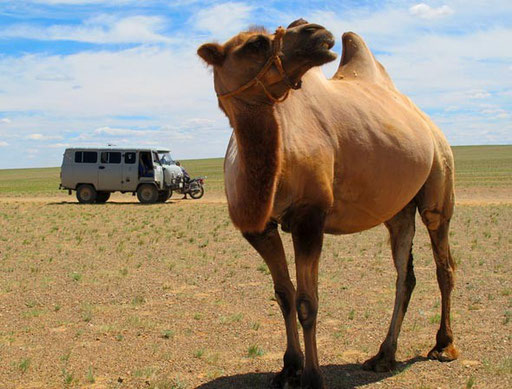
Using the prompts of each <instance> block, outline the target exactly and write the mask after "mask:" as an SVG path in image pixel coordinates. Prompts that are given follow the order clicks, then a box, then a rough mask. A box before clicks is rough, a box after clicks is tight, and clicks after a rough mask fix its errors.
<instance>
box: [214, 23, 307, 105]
mask: <svg viewBox="0 0 512 389" xmlns="http://www.w3.org/2000/svg"><path fill="white" fill-rule="evenodd" d="M285 33H286V30H285V29H284V28H283V27H278V28H277V30H276V32H275V34H274V40H273V41H272V55H271V56H270V57H269V58H268V59H267V62H266V63H265V65H263V67H262V68H261V70H260V71H259V72H258V74H257V75H256V76H255V77H254V78H253V79H252V80H250V81H249V82H247V83H246V84H244V85H242V86H241V87H240V88H238V89H236V90H234V91H232V92H228V93H224V94H219V93H217V97H218V98H219V99H221V100H222V99H229V98H230V97H233V96H236V95H239V94H240V93H242V92H243V91H245V90H247V89H249V88H252V87H253V86H255V85H259V86H261V88H262V89H263V92H265V95H266V96H267V97H268V99H269V100H271V101H272V102H273V103H282V102H283V101H285V100H286V98H287V97H288V94H289V93H290V89H295V90H297V89H300V87H301V85H302V81H301V80H299V81H297V82H296V83H293V82H292V81H291V80H290V78H289V77H288V75H287V74H286V72H285V70H284V68H283V63H282V62H281V57H280V55H281V54H282V52H281V48H282V46H283V36H284V34H285ZM272 65H275V66H276V68H277V71H278V72H279V75H280V76H281V81H284V83H285V84H286V85H287V86H288V87H289V88H290V89H288V90H287V91H286V93H285V94H284V95H283V96H282V97H281V98H276V97H274V96H272V94H271V93H270V92H269V91H268V89H267V87H266V86H265V84H264V83H263V82H262V81H261V80H262V78H263V77H264V76H265V75H266V74H267V72H268V71H269V70H270V68H271V67H272Z"/></svg>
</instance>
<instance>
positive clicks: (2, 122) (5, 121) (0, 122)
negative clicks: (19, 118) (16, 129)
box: [0, 118, 11, 124]
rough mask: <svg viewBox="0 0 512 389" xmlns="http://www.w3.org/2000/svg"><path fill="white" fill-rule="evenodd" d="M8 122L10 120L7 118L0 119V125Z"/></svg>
mask: <svg viewBox="0 0 512 389" xmlns="http://www.w3.org/2000/svg"><path fill="white" fill-rule="evenodd" d="M10 122H11V119H8V118H2V119H0V124H9V123H10Z"/></svg>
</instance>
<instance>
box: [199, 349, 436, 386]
mask: <svg viewBox="0 0 512 389" xmlns="http://www.w3.org/2000/svg"><path fill="white" fill-rule="evenodd" d="M426 360H427V358H425V357H414V358H412V359H409V360H407V361H404V362H399V363H398V364H397V366H396V369H395V370H393V371H390V372H387V373H374V372H371V371H364V370H362V368H361V365H360V364H355V363H348V364H345V365H327V366H322V372H323V374H324V379H325V382H326V384H327V386H328V387H329V388H331V389H341V388H347V389H348V388H358V387H361V386H364V385H368V384H371V383H374V382H379V381H382V380H384V379H386V378H389V377H392V376H394V375H396V374H399V373H401V372H402V371H404V370H405V369H407V368H408V367H409V366H411V365H413V364H414V363H416V362H422V361H426ZM274 374H275V373H247V374H238V375H234V376H230V377H220V378H216V379H215V380H213V381H210V382H208V383H206V384H203V385H200V386H198V387H197V389H235V388H247V389H261V388H267V387H268V383H269V382H270V379H271V378H272V377H273V375H274ZM289 388H290V389H291V388H292V387H289Z"/></svg>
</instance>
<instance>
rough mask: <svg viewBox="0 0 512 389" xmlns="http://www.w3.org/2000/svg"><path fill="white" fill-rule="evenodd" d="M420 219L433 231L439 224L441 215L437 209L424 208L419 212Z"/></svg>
mask: <svg viewBox="0 0 512 389" xmlns="http://www.w3.org/2000/svg"><path fill="white" fill-rule="evenodd" d="M421 220H422V221H423V224H425V226H427V228H428V229H429V230H431V231H434V230H437V229H438V228H439V226H440V225H441V221H442V215H441V213H440V212H438V211H430V210H424V211H423V212H421Z"/></svg>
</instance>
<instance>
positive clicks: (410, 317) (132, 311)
mask: <svg viewBox="0 0 512 389" xmlns="http://www.w3.org/2000/svg"><path fill="white" fill-rule="evenodd" d="M454 153H455V157H456V175H457V180H456V183H457V190H456V196H457V207H456V211H455V215H454V218H453V221H452V226H451V233H450V237H451V246H452V252H453V255H454V257H455V259H456V262H457V264H458V269H457V281H456V288H455V290H454V293H453V299H452V320H453V331H454V335H455V341H456V345H457V347H458V348H459V351H460V358H459V359H458V360H457V361H454V362H450V363H440V362H437V361H429V360H427V359H426V358H425V356H426V354H427V352H428V351H429V350H430V348H431V347H432V346H433V345H434V343H435V333H436V331H437V328H438V326H439V320H440V293H439V290H438V286H437V281H436V276H435V264H434V260H433V257H432V253H431V248H430V242H429V239H428V235H427V232H426V230H425V228H424V226H423V224H422V223H421V221H420V219H419V218H418V219H417V225H416V226H417V227H416V231H417V232H416V237H415V240H414V248H413V253H414V258H415V262H414V264H415V271H416V277H417V286H416V289H415V291H414V293H413V296H412V299H411V303H410V306H409V310H408V313H407V316H406V318H405V321H404V325H403V328H402V333H401V336H400V339H399V348H398V354H397V358H398V361H399V364H398V366H397V368H396V370H394V371H392V372H389V373H372V372H366V371H363V370H361V363H362V362H363V361H364V360H366V359H367V358H369V357H371V356H372V355H374V354H375V353H376V352H377V350H378V347H379V345H380V342H381V341H382V340H383V338H384V336H385V334H386V331H387V327H388V324H389V321H390V318H391V312H392V309H393V300H394V292H395V289H394V285H395V270H394V267H393V264H392V260H391V252H390V248H389V243H388V234H387V230H386V229H385V227H383V226H379V227H376V228H374V229H372V230H370V231H366V232H363V233H359V234H353V235H347V236H326V239H325V243H324V251H323V255H322V259H321V263H320V278H319V296H320V311H319V316H318V349H319V358H320V362H321V366H322V370H323V373H324V375H325V378H326V383H327V384H328V387H329V388H331V389H333V388H418V389H419V388H422V389H427V388H431V389H437V388H443V389H445V388H446V389H448V388H511V387H512V233H511V232H512V146H486V147H455V148H454ZM184 166H185V167H187V169H188V170H189V171H190V173H191V174H192V175H193V176H194V175H206V176H208V178H207V180H206V194H205V197H204V198H203V199H201V200H182V199H181V196H178V195H174V196H173V197H172V198H171V199H170V200H169V201H168V202H167V203H165V204H155V205H150V206H143V205H140V204H138V202H137V201H136V198H135V197H132V196H131V195H128V194H126V195H121V194H115V195H114V196H113V197H112V199H111V201H109V202H108V203H107V204H104V205H99V204H98V205H80V204H78V203H77V201H76V198H75V197H74V196H68V195H67V193H66V192H63V191H59V190H58V189H57V187H58V183H59V169H58V168H48V169H26V170H3V171H0V366H1V368H0V388H61V387H83V388H175V389H182V388H202V389H228V388H229V389H231V388H232V389H235V388H264V387H266V383H267V382H268V380H269V379H270V377H271V376H272V374H274V373H275V372H277V371H279V369H280V368H281V366H282V354H283V352H284V345H285V333H284V325H283V321H282V318H281V313H280V310H279V307H278V305H277V303H276V301H275V298H274V294H273V288H272V282H271V277H270V275H269V272H268V269H267V267H266V266H265V265H264V263H263V261H262V259H261V258H260V257H259V256H258V255H257V254H256V252H255V251H254V250H253V249H252V248H251V247H250V246H249V244H248V243H246V241H245V240H244V239H243V238H242V236H241V235H240V233H239V232H238V231H237V230H235V228H234V227H233V226H232V225H231V223H230V220H229V217H228V213H227V208H226V200H225V197H224V194H223V183H222V159H214V160H196V161H184ZM282 235H283V240H284V243H285V248H286V250H287V253H288V261H289V264H290V270H291V272H292V276H293V273H294V266H293V251H292V247H291V246H292V245H291V238H290V235H289V234H285V233H283V234H282Z"/></svg>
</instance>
